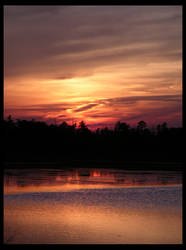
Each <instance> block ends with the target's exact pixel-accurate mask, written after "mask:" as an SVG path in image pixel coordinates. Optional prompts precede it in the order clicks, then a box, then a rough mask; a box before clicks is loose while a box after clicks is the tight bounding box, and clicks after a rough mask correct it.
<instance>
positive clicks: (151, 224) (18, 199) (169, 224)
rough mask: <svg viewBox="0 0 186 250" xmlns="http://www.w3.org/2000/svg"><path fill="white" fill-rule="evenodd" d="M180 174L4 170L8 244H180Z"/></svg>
mask: <svg viewBox="0 0 186 250" xmlns="http://www.w3.org/2000/svg"><path fill="white" fill-rule="evenodd" d="M181 183H182V177H181V173H180V172H165V171H164V172H163V171H159V172H157V171H143V172H141V171H140V172H138V171H135V172H134V171H132V172H131V171H123V170H114V169H109V170H107V169H101V170H100V169H70V170H58V169H56V170H51V169H40V170H36V169H34V170H33V169H29V170H6V172H5V176H4V194H5V195H4V236H5V242H6V243H10V244H12V243H28V244H30V243H31V244H32V243H33V244H34V243H47V244H50V243H51V244H52V243H53V244H63V243H67V244H68V243H70V244H79V243H81V244H82V243H90V244H91V243H106V244H117V243H119V244H131V243H135V244H141V243H150V244H151V243H153V244H155V243H160V244H161V243H169V244H174V243H181V242H182V187H181Z"/></svg>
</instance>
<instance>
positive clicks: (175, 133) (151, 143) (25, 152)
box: [3, 116, 183, 162]
mask: <svg viewBox="0 0 186 250" xmlns="http://www.w3.org/2000/svg"><path fill="white" fill-rule="evenodd" d="M3 126H4V135H5V140H4V141H5V143H4V151H5V154H4V160H5V161H17V160H18V161H35V160H36V161H62V160H68V159H69V160H72V159H78V160H85V159H90V160H91V159H94V160H95V159H97V160H122V161H140V160H142V161H169V162H170V161H178V162H182V151H183V148H182V147H183V146H182V138H183V129H182V128H181V127H177V128H175V127H174V128H173V127H172V128H169V127H168V126H167V123H166V122H164V123H162V124H158V125H157V127H156V129H154V130H152V129H149V128H148V126H147V123H146V122H145V121H139V122H138V124H137V126H136V128H132V127H130V125H129V124H127V123H124V122H120V121H118V122H117V123H116V124H115V127H114V129H109V128H107V127H105V128H102V129H100V128H98V129H96V131H91V130H89V129H88V127H87V125H86V123H85V122H84V121H81V122H80V123H79V124H78V125H77V124H73V125H69V124H68V123H66V122H62V123H61V124H59V125H57V124H50V125H49V124H47V123H45V122H41V121H35V120H31V121H28V120H19V119H17V120H16V121H14V120H13V119H12V118H11V116H9V117H8V118H7V119H6V120H4V121H3Z"/></svg>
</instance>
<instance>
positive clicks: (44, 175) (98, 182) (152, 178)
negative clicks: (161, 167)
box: [4, 169, 182, 193]
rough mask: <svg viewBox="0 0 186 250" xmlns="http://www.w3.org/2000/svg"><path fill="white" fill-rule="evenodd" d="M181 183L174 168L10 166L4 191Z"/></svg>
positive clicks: (180, 177) (179, 173) (6, 172)
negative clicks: (39, 167)
mask: <svg viewBox="0 0 186 250" xmlns="http://www.w3.org/2000/svg"><path fill="white" fill-rule="evenodd" d="M181 183H182V175H181V172H171V171H170V172H166V171H123V170H111V169H69V170H59V169H52V170H51V169H37V170H36V169H27V170H22V169H19V170H14V169H9V170H6V171H5V176H4V192H5V193H11V192H13V193H15V192H21V191H24V192H26V191H29V190H30V191H34V190H35V191H37V190H39V191H45V190H49V191H57V190H60V189H61V188H62V189H63V190H64V189H74V188H100V187H107V186H110V185H112V187H113V188H114V187H115V186H116V187H119V186H123V187H124V186H148V185H176V184H181ZM26 187H27V188H26ZM29 187H30V188H29ZM48 188H49V189H48Z"/></svg>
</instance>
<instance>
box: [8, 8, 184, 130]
mask: <svg viewBox="0 0 186 250" xmlns="http://www.w3.org/2000/svg"><path fill="white" fill-rule="evenodd" d="M8 115H11V116H12V118H13V119H28V120H31V119H35V120H39V121H46V122H48V123H54V122H55V123H57V124H60V123H61V122H63V121H66V122H67V123H68V124H73V123H74V122H76V123H79V122H80V121H81V120H83V121H85V122H86V124H87V125H88V127H89V128H91V129H95V128H97V127H100V128H101V127H105V126H107V127H109V128H111V127H112V126H113V125H114V124H115V123H116V122H117V121H121V122H126V123H128V124H130V125H131V126H135V125H136V124H137V123H138V122H139V121H140V120H144V121H146V123H147V125H149V126H154V125H157V124H159V123H163V122H167V123H168V125H169V126H181V125H182V6H174V5H172V6H134V5H133V6H132V5H131V6H125V5H123V6H99V5H98V6H65V5H64V6H63V5H61V6H55V5H51V6H43V5H42V6H39V5H36V6H28V5H27V6H20V5H17V6H11V5H9V6H4V117H5V118H7V116H8Z"/></svg>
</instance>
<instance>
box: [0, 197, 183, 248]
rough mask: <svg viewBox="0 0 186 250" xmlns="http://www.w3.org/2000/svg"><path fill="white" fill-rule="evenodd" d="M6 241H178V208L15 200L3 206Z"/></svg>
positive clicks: (179, 225) (125, 242)
mask: <svg viewBox="0 0 186 250" xmlns="http://www.w3.org/2000/svg"><path fill="white" fill-rule="evenodd" d="M4 216H5V220H6V224H5V242H6V241H8V240H9V239H10V238H11V236H12V242H11V241H10V242H9V243H18V244H19V243H20V244H25V243H26V244H27V243H28V244H30V243H31V244H32V243H41V244H42V243H47V244H48V243H49V244H50V243H54V244H61V243H63V244H93V243H105V244H156V243H157V244H167V243H168V244H179V243H182V218H181V214H180V213H179V211H174V210H173V211H171V210H170V211H169V210H165V209H159V210H157V209H155V208H154V209H151V210H142V209H140V208H139V209H135V208H134V209H132V208H128V207H127V206H126V207H125V208H122V209H120V208H115V207H114V206H113V207H105V206H84V205H77V204H76V205H74V206H72V205H63V204H55V205H54V204H51V203H49V202H48V203H47V202H43V203H39V204H36V203H34V202H33V203H32V202H28V203H26V202H25V203H21V205H20V204H18V203H14V208H12V207H11V206H8V205H7V207H6V209H5V213H4Z"/></svg>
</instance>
